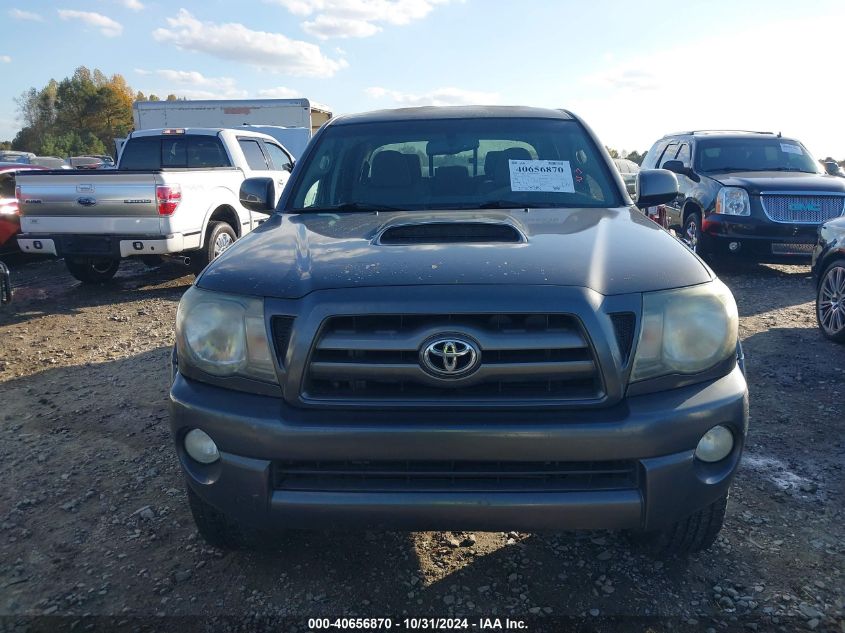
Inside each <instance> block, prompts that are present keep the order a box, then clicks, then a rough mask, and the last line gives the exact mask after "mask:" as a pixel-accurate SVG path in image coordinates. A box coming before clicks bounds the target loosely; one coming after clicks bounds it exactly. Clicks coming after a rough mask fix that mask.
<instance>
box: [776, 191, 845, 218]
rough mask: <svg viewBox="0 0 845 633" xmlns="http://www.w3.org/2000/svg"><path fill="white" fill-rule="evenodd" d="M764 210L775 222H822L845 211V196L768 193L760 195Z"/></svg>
mask: <svg viewBox="0 0 845 633" xmlns="http://www.w3.org/2000/svg"><path fill="white" fill-rule="evenodd" d="M760 201H761V202H762V204H763V211H764V212H765V214H766V215H767V216H768V218H769V219H770V220H772V221H773V222H788V223H791V224H821V223H822V222H827V221H828V220H831V219H833V218H837V217H839V216H840V215H842V213H843V211H845V196H842V195H839V194H835V195H801V194H780V193H777V194H767V193H764V194H762V195H761V196H760Z"/></svg>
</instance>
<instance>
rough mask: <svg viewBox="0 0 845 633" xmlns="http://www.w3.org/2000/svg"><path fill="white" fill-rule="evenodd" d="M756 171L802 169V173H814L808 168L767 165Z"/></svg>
mask: <svg viewBox="0 0 845 633" xmlns="http://www.w3.org/2000/svg"><path fill="white" fill-rule="evenodd" d="M754 171H800V172H801V173H802V174H812V173H814V172H811V171H807V170H806V169H798V168H797V167H766V168H765V169H755V170H754Z"/></svg>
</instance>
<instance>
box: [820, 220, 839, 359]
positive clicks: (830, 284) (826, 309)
mask: <svg viewBox="0 0 845 633" xmlns="http://www.w3.org/2000/svg"><path fill="white" fill-rule="evenodd" d="M813 276H814V277H815V279H816V319H817V320H818V323H819V328H821V331H822V332H823V333H824V335H825V336H826V337H828V338H829V339H831V340H832V341H836V342H837V343H845V217H842V218H838V219H836V220H831V221H830V222H827V223H826V224H824V225H822V226H821V228H820V229H819V238H818V243H817V244H816V248H815V250H814V251H813Z"/></svg>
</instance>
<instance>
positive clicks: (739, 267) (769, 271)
mask: <svg viewBox="0 0 845 633" xmlns="http://www.w3.org/2000/svg"><path fill="white" fill-rule="evenodd" d="M707 263H708V265H709V266H710V268H712V269H713V272H715V273H716V274H717V275H719V276H720V277H721V276H722V275H754V276H757V277H765V278H777V277H786V278H796V277H797V278H801V277H807V276H809V275H810V262H809V261H806V262H797V263H794V264H792V263H790V264H781V265H779V267H776V266H778V265H769V264H761V263H759V262H754V261H746V260H742V259H736V260H730V259H728V260H722V261H715V262H713V261H708V262H707Z"/></svg>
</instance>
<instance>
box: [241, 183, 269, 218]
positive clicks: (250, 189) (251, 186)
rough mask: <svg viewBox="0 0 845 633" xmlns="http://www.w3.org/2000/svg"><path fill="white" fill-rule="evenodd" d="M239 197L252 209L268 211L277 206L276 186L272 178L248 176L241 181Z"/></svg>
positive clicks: (245, 205)
mask: <svg viewBox="0 0 845 633" xmlns="http://www.w3.org/2000/svg"><path fill="white" fill-rule="evenodd" d="M239 198H240V200H241V204H242V205H243V206H244V207H246V208H247V209H249V210H250V211H258V212H261V213H267V212H268V211H272V210H273V209H275V208H276V186H275V184H274V183H273V179H272V178H247V179H246V180H244V181H243V182H242V183H241V191H240V195H239Z"/></svg>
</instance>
